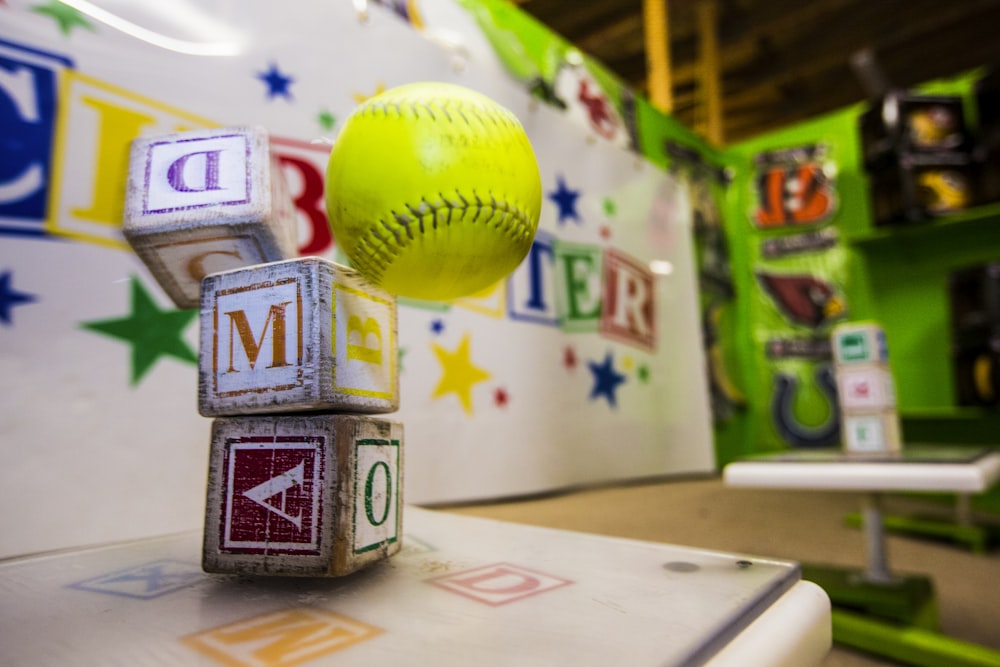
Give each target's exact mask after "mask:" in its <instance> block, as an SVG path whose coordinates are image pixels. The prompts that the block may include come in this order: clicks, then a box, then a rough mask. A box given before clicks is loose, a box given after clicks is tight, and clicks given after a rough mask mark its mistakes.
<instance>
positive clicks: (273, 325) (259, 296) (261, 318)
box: [212, 278, 303, 395]
mask: <svg viewBox="0 0 1000 667" xmlns="http://www.w3.org/2000/svg"><path fill="white" fill-rule="evenodd" d="M213 308H214V312H213V318H212V320H213V329H214V331H213V338H214V345H213V355H214V358H213V364H212V365H213V367H214V376H215V384H216V386H215V389H216V391H217V392H218V393H219V394H220V395H227V394H228V395H232V394H239V393H245V392H261V391H275V390H282V389H287V388H290V387H291V386H295V385H297V384H298V381H299V377H300V374H301V365H302V356H303V341H302V336H303V332H302V330H303V326H302V299H301V296H300V285H299V282H298V280H297V279H295V278H287V279H282V280H277V281H262V282H259V283H254V284H252V285H248V286H246V287H240V288H235V289H231V290H226V291H223V292H220V293H218V294H216V298H215V303H214V304H213Z"/></svg>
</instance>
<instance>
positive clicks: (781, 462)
mask: <svg viewBox="0 0 1000 667" xmlns="http://www.w3.org/2000/svg"><path fill="white" fill-rule="evenodd" d="M998 478H1000V451H996V450H992V449H982V448H973V447H953V446H951V447H950V446H932V445H923V446H920V445H910V446H907V447H905V448H904V450H903V453H902V455H900V456H897V457H888V456H887V457H881V458H879V457H874V456H868V455H853V454H852V455H848V454H845V453H843V452H842V450H840V449H824V450H795V451H790V452H781V453H778V454H770V455H765V456H755V457H751V458H747V459H742V460H739V461H735V462H733V463H730V464H729V465H727V466H726V467H725V469H724V470H723V480H724V482H725V483H726V484H727V485H729V486H745V487H763V488H782V489H809V490H817V491H818V490H827V491H829V490H834V491H926V492H953V493H979V492H982V491H985V490H987V489H988V488H989V487H990V486H991V485H992V484H993V483H994V482H995V481H996V480H997V479H998Z"/></svg>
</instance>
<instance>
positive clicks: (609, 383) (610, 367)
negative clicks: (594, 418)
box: [587, 352, 625, 407]
mask: <svg viewBox="0 0 1000 667" xmlns="http://www.w3.org/2000/svg"><path fill="white" fill-rule="evenodd" d="M587 366H588V367H589V368H590V372H591V373H593V374H594V387H593V389H591V390H590V400H592V401H593V400H595V399H596V398H597V397H598V396H604V398H606V399H608V404H609V405H610V406H611V407H616V406H617V402H616V399H615V391H616V390H617V389H618V385H620V384H621V383H623V382H625V376H624V375H622V374H621V373H619V372H618V371H616V370H615V369H614V362H613V360H612V359H611V353H610V352H608V353H607V355H606V356H605V357H604V362H603V363H600V364H599V363H597V362H596V361H588V362H587Z"/></svg>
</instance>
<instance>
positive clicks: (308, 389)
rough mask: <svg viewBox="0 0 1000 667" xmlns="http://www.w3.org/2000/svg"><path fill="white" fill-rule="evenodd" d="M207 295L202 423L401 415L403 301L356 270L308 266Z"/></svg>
mask: <svg viewBox="0 0 1000 667" xmlns="http://www.w3.org/2000/svg"><path fill="white" fill-rule="evenodd" d="M202 287H203V291H202V303H201V345H200V358H199V401H198V408H199V410H200V412H201V414H202V415H204V416H206V417H216V416H223V415H240V414H255V413H264V412H295V411H302V410H329V411H344V412H367V413H378V412H393V411H395V410H396V409H398V407H399V377H398V374H397V343H396V300H395V298H394V297H392V296H391V295H390V294H388V293H387V292H385V291H383V290H381V289H378V288H376V287H374V286H372V285H370V284H369V283H368V282H367V281H365V280H364V279H363V278H362V277H361V276H360V275H358V274H357V272H355V271H354V270H353V269H350V268H348V267H345V266H341V265H339V264H335V263H333V262H330V261H328V260H325V259H322V258H319V257H302V258H299V259H295V260H289V261H284V262H273V263H271V264H261V265H258V266H253V267H248V268H245V269H237V270H234V271H226V272H223V273H216V274H212V275H209V276H207V277H206V278H205V280H204V283H203V286H202Z"/></svg>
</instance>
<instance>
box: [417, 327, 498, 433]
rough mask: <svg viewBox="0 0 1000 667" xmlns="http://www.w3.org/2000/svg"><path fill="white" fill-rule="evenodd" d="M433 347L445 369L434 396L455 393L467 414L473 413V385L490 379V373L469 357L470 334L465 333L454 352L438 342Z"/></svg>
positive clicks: (438, 396) (432, 344)
mask: <svg viewBox="0 0 1000 667" xmlns="http://www.w3.org/2000/svg"><path fill="white" fill-rule="evenodd" d="M431 347H433V348H434V354H436V355H437V358H438V361H439V362H441V368H442V370H443V371H444V372H443V373H442V374H441V379H440V380H439V381H438V385H437V387H436V388H435V389H434V394H433V398H440V397H442V396H444V395H445V394H455V395H456V396H458V399H459V400H460V401H461V402H462V408H463V409H464V410H465V412H466V414H470V415H471V414H472V385H474V384H476V383H477V382H483V381H484V380H488V379H489V378H490V374H489V373H488V372H486V371H485V370H483V369H482V368H479V367H478V366H476V365H475V364H473V363H472V360H471V359H470V358H469V334H465V336H464V337H463V338H462V342H461V343H459V345H458V348H456V349H455V351H454V352H449V351H448V350H446V349H444V348H443V347H441V346H440V345H438V344H436V343H431Z"/></svg>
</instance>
